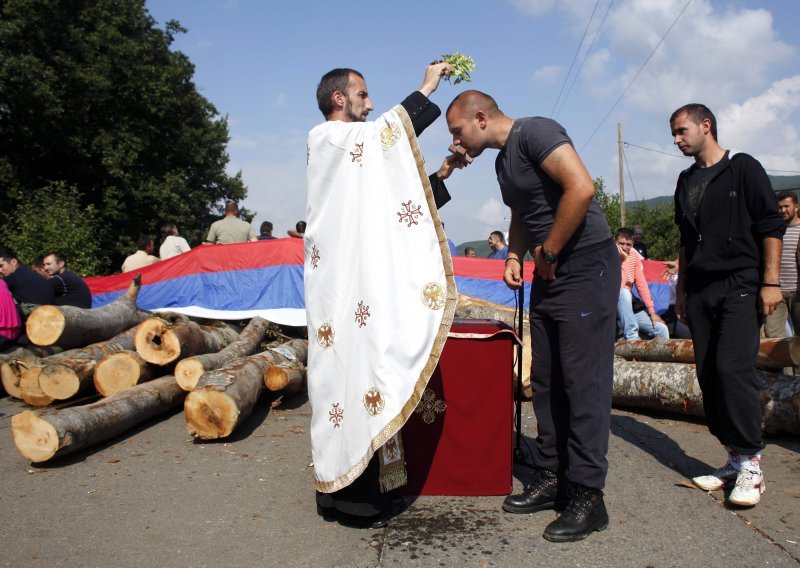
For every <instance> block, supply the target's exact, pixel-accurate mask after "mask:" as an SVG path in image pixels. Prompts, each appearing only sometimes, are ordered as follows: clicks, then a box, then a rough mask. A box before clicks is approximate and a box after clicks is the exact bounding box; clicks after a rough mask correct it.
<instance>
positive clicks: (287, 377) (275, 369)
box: [264, 362, 308, 396]
mask: <svg viewBox="0 0 800 568" xmlns="http://www.w3.org/2000/svg"><path fill="white" fill-rule="evenodd" d="M307 376H308V374H307V372H306V368H305V366H304V365H300V364H298V363H294V362H292V363H280V364H278V365H272V366H271V367H269V368H268V369H267V371H266V372H265V373H264V385H265V386H266V387H267V389H268V390H271V391H273V392H281V394H283V395H284V396H291V395H293V394H297V393H298V392H300V391H301V390H303V386H304V385H305V384H306V379H307Z"/></svg>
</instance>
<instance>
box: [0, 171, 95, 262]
mask: <svg viewBox="0 0 800 568" xmlns="http://www.w3.org/2000/svg"><path fill="white" fill-rule="evenodd" d="M80 201H81V195H80V194H79V193H78V190H77V189H75V188H74V187H68V186H66V185H65V184H63V183H53V184H50V185H49V186H47V187H43V188H40V189H38V190H36V191H34V192H32V193H29V194H28V195H26V197H25V199H24V200H21V203H20V205H19V207H17V210H16V212H15V220H14V223H4V224H3V226H2V228H0V237H2V239H3V242H4V243H5V244H6V245H7V246H9V247H10V248H12V249H14V251H15V252H16V253H17V254H18V255H19V258H20V260H21V261H22V262H24V263H26V264H29V263H30V261H31V260H33V259H34V258H36V257H37V256H39V255H42V254H46V253H48V252H55V251H57V252H61V253H63V254H64V256H65V257H66V259H67V266H68V267H69V269H70V270H72V271H74V272H77V273H78V274H81V275H83V276H90V275H93V274H97V273H98V272H99V270H100V269H101V267H102V265H103V264H104V262H103V258H102V255H101V252H100V243H99V242H98V241H97V240H96V239H95V234H96V232H97V228H98V222H97V212H96V211H95V208H94V206H93V205H89V206H87V207H85V208H84V207H80V206H79V205H78V204H79V203H80Z"/></svg>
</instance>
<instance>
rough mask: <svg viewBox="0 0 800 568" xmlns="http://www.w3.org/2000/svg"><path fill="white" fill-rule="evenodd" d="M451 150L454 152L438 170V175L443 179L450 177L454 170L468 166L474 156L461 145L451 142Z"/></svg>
mask: <svg viewBox="0 0 800 568" xmlns="http://www.w3.org/2000/svg"><path fill="white" fill-rule="evenodd" d="M449 150H450V152H452V153H451V154H450V155H449V156H447V157H446V158H445V159H444V162H443V163H442V167H441V168H439V171H438V172H436V177H438V178H439V179H441V180H445V179H447V178H449V177H450V174H452V173H453V170H460V169H461V168H466V167H467V166H468V165H470V164H471V163H472V157H471V156H470V155H469V154H467V151H466V150H464V148H462V147H461V146H456V145H455V144H451V145H450V148H449Z"/></svg>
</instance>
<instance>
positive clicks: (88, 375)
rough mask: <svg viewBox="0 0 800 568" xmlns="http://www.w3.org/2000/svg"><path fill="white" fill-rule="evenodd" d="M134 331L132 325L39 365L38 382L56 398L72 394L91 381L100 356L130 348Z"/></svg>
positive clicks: (83, 388) (88, 385)
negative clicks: (55, 359)
mask: <svg viewBox="0 0 800 568" xmlns="http://www.w3.org/2000/svg"><path fill="white" fill-rule="evenodd" d="M135 334H136V328H135V327H133V328H131V329H129V330H127V331H125V332H123V333H120V334H119V335H116V336H114V337H113V338H111V339H109V340H108V341H101V342H99V343H94V344H92V345H89V346H87V347H84V348H83V349H81V350H80V351H78V352H77V353H75V354H74V355H72V356H70V357H64V358H61V359H59V360H58V361H57V362H55V363H51V364H48V365H47V366H45V367H44V368H43V369H42V374H41V375H40V376H39V385H40V386H41V388H42V390H43V391H44V393H45V394H47V395H48V396H50V397H51V398H53V399H55V400H66V399H68V398H72V397H73V396H75V395H76V394H78V393H80V392H82V391H84V390H86V389H87V388H89V387H90V386H92V385H93V384H94V369H95V366H96V365H97V362H98V361H99V360H101V359H102V358H103V357H105V356H107V355H109V354H111V353H116V352H118V351H122V350H125V349H133V338H134V335H135Z"/></svg>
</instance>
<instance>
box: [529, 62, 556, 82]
mask: <svg viewBox="0 0 800 568" xmlns="http://www.w3.org/2000/svg"><path fill="white" fill-rule="evenodd" d="M563 72H564V69H563V68H562V67H561V66H560V65H545V66H544V67H540V68H539V69H537V70H536V71H534V72H533V77H531V81H533V82H534V83H554V82H555V80H556V79H558V78H559V77H560V76H561V74H562V73H563Z"/></svg>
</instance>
